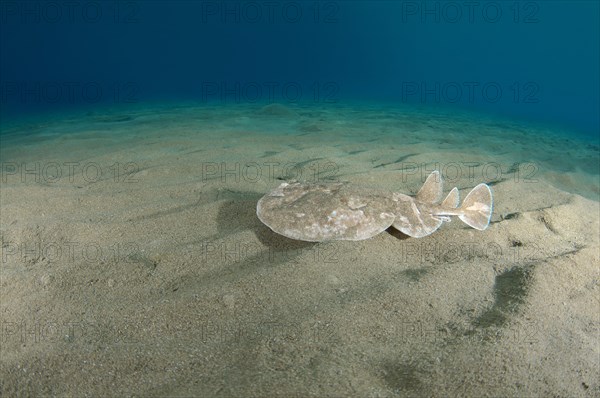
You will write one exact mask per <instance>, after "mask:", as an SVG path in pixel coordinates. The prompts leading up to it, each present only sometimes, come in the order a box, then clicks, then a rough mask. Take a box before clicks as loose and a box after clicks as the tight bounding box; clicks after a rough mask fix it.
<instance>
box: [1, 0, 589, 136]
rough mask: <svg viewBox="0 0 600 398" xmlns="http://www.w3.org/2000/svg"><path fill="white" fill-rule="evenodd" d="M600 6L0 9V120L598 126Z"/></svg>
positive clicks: (55, 5)
mask: <svg viewBox="0 0 600 398" xmlns="http://www.w3.org/2000/svg"><path fill="white" fill-rule="evenodd" d="M599 4H600V3H599V2H596V1H544V2H536V1H533V2H508V1H501V2H475V3H473V4H471V3H469V2H436V1H430V2H420V1H418V2H417V1H375V2H373V1H371V2H367V1H332V2H312V1H300V2H295V1H291V2H283V3H278V4H274V3H270V2H242V3H239V2H231V1H227V2H215V1H170V2H164V1H132V2H112V1H107V2H80V3H75V4H72V3H69V2H65V3H63V2H38V1H33V2H32V1H25V2H15V1H2V2H1V3H0V7H1V8H0V18H1V19H0V21H1V24H0V56H1V57H0V83H1V86H0V88H1V101H2V102H1V105H2V114H1V116H2V117H3V120H5V121H6V120H10V119H11V118H12V117H15V116H18V115H25V116H27V115H31V114H36V113H39V112H44V111H50V112H55V111H65V110H66V111H68V110H71V109H81V108H83V109H88V108H90V109H94V108H98V107H101V106H128V105H130V104H132V103H135V104H140V103H141V104H143V103H145V102H148V101H152V102H159V103H160V102H163V101H175V102H177V101H181V100H185V101H188V100H192V101H199V102H218V103H221V104H223V103H244V102H260V103H265V102H280V103H286V102H304V103H306V102H313V103H317V104H323V105H327V104H328V103H337V102H341V103H343V102H370V103H379V102H386V103H395V102H397V103H410V104H417V105H424V106H428V107H429V106H431V107H460V108H466V109H468V110H476V111H483V112H487V113H491V114H497V115H501V116H503V117H504V116H506V117H509V118H514V119H518V120H521V119H522V120H530V121H534V122H541V123H548V124H550V125H556V126H560V127H561V128H567V129H569V130H571V131H573V133H574V134H584V135H589V136H593V137H597V135H598V132H599V131H600V121H599V108H600V98H599V96H600V82H599V75H600V74H599V73H598V72H599V70H600V67H599V54H600V44H599V42H600V23H599V20H600V5H599Z"/></svg>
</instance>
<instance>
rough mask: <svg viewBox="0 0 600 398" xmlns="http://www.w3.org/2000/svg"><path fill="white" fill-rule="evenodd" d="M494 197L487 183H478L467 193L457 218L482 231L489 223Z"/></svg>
mask: <svg viewBox="0 0 600 398" xmlns="http://www.w3.org/2000/svg"><path fill="white" fill-rule="evenodd" d="M493 207H494V199H493V197H492V190H491V189H490V187H489V186H488V185H487V184H483V183H482V184H479V185H477V186H476V187H475V188H473V189H472V190H471V192H469V193H468V195H467V197H466V198H465V200H464V201H463V203H462V205H461V206H460V208H459V210H460V211H461V214H459V215H458V218H460V219H461V220H462V222H464V223H465V224H467V225H468V226H470V227H472V228H475V229H478V230H480V231H483V230H484V229H486V228H487V227H488V225H489V224H490V219H491V218H492V210H493Z"/></svg>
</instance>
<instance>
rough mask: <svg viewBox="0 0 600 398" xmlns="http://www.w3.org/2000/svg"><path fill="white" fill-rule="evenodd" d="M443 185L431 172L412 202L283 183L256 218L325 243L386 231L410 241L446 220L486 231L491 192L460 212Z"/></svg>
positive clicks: (471, 199)
mask: <svg viewBox="0 0 600 398" xmlns="http://www.w3.org/2000/svg"><path fill="white" fill-rule="evenodd" d="M442 195H443V181H442V176H441V175H440V173H439V171H437V170H436V171H434V172H432V173H431V174H430V175H429V177H427V180H426V181H425V184H423V186H422V187H421V189H420V190H419V192H418V193H417V195H416V196H415V197H412V196H408V195H404V194H401V193H397V192H387V191H380V190H372V189H366V188H361V187H357V186H354V185H352V184H350V183H347V182H329V183H314V184H311V183H301V182H296V181H292V182H289V183H287V182H284V183H282V184H281V185H279V186H278V187H277V188H275V189H274V190H273V191H271V192H269V193H268V194H266V195H265V196H263V197H262V198H261V199H260V200H259V201H258V204H257V206H256V214H257V216H258V218H259V219H260V220H261V221H262V222H263V224H265V225H266V226H268V227H269V228H271V229H272V230H273V231H274V232H276V233H278V234H280V235H283V236H286V237H288V238H292V239H297V240H303V241H309V242H323V241H331V240H363V239H368V238H371V237H373V236H375V235H377V234H379V233H380V232H382V231H384V230H386V229H387V228H389V227H390V226H393V227H394V228H396V229H398V230H399V231H401V232H402V233H404V234H406V235H409V236H411V237H414V238H421V237H423V236H427V235H429V234H431V233H433V232H434V231H436V230H437V229H438V228H439V227H440V226H441V225H442V223H444V222H447V221H450V216H458V218H460V219H461V220H462V221H463V222H464V223H466V224H467V225H469V226H471V227H473V228H475V229H478V230H484V229H486V228H487V227H488V225H489V223H490V218H491V216H492V208H493V198H492V191H491V189H490V187H489V186H487V185H486V184H483V183H482V184H479V185H477V186H476V187H475V188H473V189H472V190H471V192H469V194H468V195H467V196H466V197H465V200H464V201H463V203H462V205H460V207H459V193H458V189H457V188H453V189H452V190H451V191H450V193H449V194H448V196H446V198H445V199H444V200H443V201H442V200H441V199H442Z"/></svg>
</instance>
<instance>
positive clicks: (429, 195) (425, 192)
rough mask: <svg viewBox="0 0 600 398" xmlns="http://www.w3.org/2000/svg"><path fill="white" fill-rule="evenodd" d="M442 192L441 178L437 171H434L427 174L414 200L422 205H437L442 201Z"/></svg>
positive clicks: (442, 183)
mask: <svg viewBox="0 0 600 398" xmlns="http://www.w3.org/2000/svg"><path fill="white" fill-rule="evenodd" d="M443 192H444V182H443V181H442V176H441V175H440V172H439V171H437V170H434V171H433V172H431V174H429V176H428V177H427V180H425V184H423V186H422V187H421V189H419V192H417V196H416V199H417V200H418V201H419V202H424V203H439V201H440V200H442V194H443Z"/></svg>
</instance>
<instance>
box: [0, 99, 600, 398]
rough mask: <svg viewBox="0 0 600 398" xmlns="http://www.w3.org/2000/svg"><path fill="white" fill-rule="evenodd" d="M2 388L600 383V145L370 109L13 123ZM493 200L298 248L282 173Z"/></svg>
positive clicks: (131, 114) (419, 392) (279, 391)
mask: <svg viewBox="0 0 600 398" xmlns="http://www.w3.org/2000/svg"><path fill="white" fill-rule="evenodd" d="M1 138H2V145H1V151H0V159H1V161H2V181H1V184H2V185H1V187H2V189H1V196H0V209H1V214H0V221H1V228H0V232H1V240H2V264H1V268H0V277H1V279H0V284H1V286H0V287H1V300H0V322H1V330H2V335H1V347H0V349H1V351H0V354H1V359H2V360H1V361H0V380H1V381H0V395H2V396H7V397H8V396H40V395H47V396H73V397H75V396H77V397H79V396H202V397H213V396H215V397H218V396H223V397H230V396H240V397H241V396H244V397H246V396H281V397H293V396H299V397H300V396H302V397H304V396H336V397H337V396H356V397H366V396H372V397H379V396H381V397H388V396H415V397H423V396H432V397H447V396H471V397H484V396H493V397H497V396H513V397H523V396H569V397H578V396H581V397H588V396H589V397H592V396H594V397H596V396H599V395H600V378H599V375H600V363H599V362H600V346H599V331H600V318H599V317H600V315H599V314H600V287H599V284H600V270H599V268H600V259H599V236H600V225H599V217H600V215H599V214H600V208H599V202H598V195H599V175H598V171H599V147H598V143H597V142H593V141H586V140H583V139H577V138H574V137H573V136H569V135H567V134H566V133H564V132H560V131H553V130H551V129H548V128H546V127H540V126H528V125H523V124H521V123H518V122H514V121H506V120H498V119H492V118H485V117H482V116H475V115H470V114H464V113H457V112H441V111H435V112H433V111H424V110H419V109H408V108H392V107H389V108H385V107H376V106H370V107H367V106H340V105H335V106H328V107H320V106H310V107H303V106H287V107H286V106H281V105H269V106H265V107H260V106H258V105H248V106H214V107H212V106H208V105H202V106H193V105H185V106H179V107H172V106H169V107H166V106H165V107H147V108H144V107H137V108H135V109H129V110H128V111H127V112H125V111H123V110H113V111H109V110H102V111H97V112H89V113H88V114H81V115H77V116H72V117H67V116H63V115H57V116H56V117H54V118H53V119H48V120H47V121H40V120H38V121H36V122H30V123H21V124H15V125H11V126H3V129H2V137H1ZM434 169H438V170H440V171H441V173H442V176H443V177H444V178H445V183H446V188H445V192H448V191H449V190H450V189H451V188H452V187H453V186H457V187H458V188H459V189H460V191H461V196H462V197H464V195H465V194H466V192H468V190H470V189H471V188H472V187H473V186H475V185H477V184H478V183H480V182H486V183H488V184H490V186H491V187H492V190H493V192H494V199H495V203H494V213H493V216H492V221H491V224H490V227H489V228H488V229H487V230H485V231H477V230H474V229H471V228H469V227H467V226H466V225H464V224H462V223H461V222H460V221H459V220H458V219H455V220H453V221H452V222H450V223H445V225H443V226H442V228H440V229H439V230H438V231H437V232H435V233H434V234H433V235H430V236H428V237H426V238H422V239H412V238H407V237H406V236H403V235H402V234H400V233H397V232H394V231H393V230H388V231H386V232H384V233H382V234H380V235H377V236H376V237H374V238H371V239H368V240H365V241H360V242H346V241H338V242H328V243H308V242H299V241H293V240H290V239H287V238H285V237H282V236H279V235H277V234H275V233H273V232H272V231H271V230H269V229H268V228H267V227H266V226H264V225H263V224H261V222H260V221H259V220H258V218H257V217H256V214H255V211H256V202H257V200H258V199H259V198H260V197H261V196H262V195H263V194H264V193H265V192H268V191H269V190H271V189H272V188H274V187H275V186H277V185H279V184H280V183H281V182H282V181H283V180H288V179H294V178H295V179H302V180H307V181H331V180H344V181H351V182H352V183H356V184H360V185H363V186H366V187H373V188H382V189H387V190H390V191H399V192H403V193H407V194H414V193H415V192H416V191H417V190H418V189H419V187H420V186H421V184H422V183H423V182H424V180H425V178H426V177H427V174H428V173H429V172H430V171H432V170H434Z"/></svg>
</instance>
